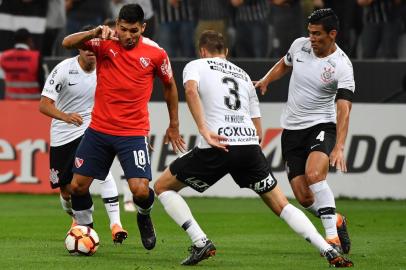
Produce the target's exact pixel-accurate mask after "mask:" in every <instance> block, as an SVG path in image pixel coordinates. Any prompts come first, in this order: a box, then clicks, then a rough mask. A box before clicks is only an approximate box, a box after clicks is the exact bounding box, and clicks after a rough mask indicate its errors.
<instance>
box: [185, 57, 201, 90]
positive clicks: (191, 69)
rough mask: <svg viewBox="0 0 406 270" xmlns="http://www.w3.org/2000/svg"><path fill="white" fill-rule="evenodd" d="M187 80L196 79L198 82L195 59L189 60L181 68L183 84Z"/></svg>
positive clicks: (198, 76)
mask: <svg viewBox="0 0 406 270" xmlns="http://www.w3.org/2000/svg"><path fill="white" fill-rule="evenodd" d="M187 81H196V82H197V83H198V84H199V81H200V75H199V69H198V67H197V65H196V62H195V61H192V62H189V63H188V64H187V65H186V66H185V68H184V69H183V85H185V83H186V82H187Z"/></svg>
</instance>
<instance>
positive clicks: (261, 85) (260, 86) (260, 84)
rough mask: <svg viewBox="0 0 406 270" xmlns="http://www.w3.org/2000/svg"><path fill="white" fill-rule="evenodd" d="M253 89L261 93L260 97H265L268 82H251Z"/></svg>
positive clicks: (261, 80)
mask: <svg viewBox="0 0 406 270" xmlns="http://www.w3.org/2000/svg"><path fill="white" fill-rule="evenodd" d="M252 83H253V84H254V87H255V88H258V89H259V90H260V91H261V95H265V93H266V91H267V90H268V84H269V83H268V82H266V81H265V79H264V78H262V79H260V80H259V81H253V82H252Z"/></svg>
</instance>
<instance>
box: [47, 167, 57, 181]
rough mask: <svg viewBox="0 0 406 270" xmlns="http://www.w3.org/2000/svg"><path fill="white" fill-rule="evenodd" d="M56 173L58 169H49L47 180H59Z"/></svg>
mask: <svg viewBox="0 0 406 270" xmlns="http://www.w3.org/2000/svg"><path fill="white" fill-rule="evenodd" d="M58 173H59V171H58V170H55V169H54V168H52V169H51V170H50V171H49V181H51V183H52V184H57V183H58V182H59V177H58Z"/></svg>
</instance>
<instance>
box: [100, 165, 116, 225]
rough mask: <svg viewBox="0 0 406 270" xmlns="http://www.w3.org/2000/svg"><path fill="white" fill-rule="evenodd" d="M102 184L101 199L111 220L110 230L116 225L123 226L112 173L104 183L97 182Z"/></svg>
mask: <svg viewBox="0 0 406 270" xmlns="http://www.w3.org/2000/svg"><path fill="white" fill-rule="evenodd" d="M97 181H98V183H99V184H100V191H101V197H102V199H103V203H104V206H105V207H106V212H107V215H108V216H109V219H110V229H111V228H112V227H113V225H114V224H118V225H120V227H122V225H121V220H120V205H119V202H118V191H117V186H116V182H115V180H114V177H113V175H112V174H111V172H109V174H108V175H107V177H106V179H105V180H104V181H100V180H97Z"/></svg>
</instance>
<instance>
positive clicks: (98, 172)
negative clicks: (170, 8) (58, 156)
mask: <svg viewBox="0 0 406 270" xmlns="http://www.w3.org/2000/svg"><path fill="white" fill-rule="evenodd" d="M145 27H146V24H145V23H144V12H143V10H142V8H141V7H140V6H139V5H138V4H128V5H125V6H123V7H122V8H121V10H120V13H119V16H118V19H117V21H116V30H115V31H113V30H111V29H110V28H109V27H108V26H104V25H100V26H98V27H96V28H94V29H92V30H90V31H85V32H79V33H75V34H72V35H69V36H67V37H65V39H64V40H63V42H62V45H63V47H65V48H67V49H74V48H77V49H84V50H90V51H93V52H94V53H95V55H96V59H97V87H96V94H95V104H94V108H93V112H92V121H91V123H90V126H89V128H88V129H87V130H86V132H85V135H84V137H83V140H82V142H81V144H80V145H79V147H78V150H77V152H76V157H75V162H74V166H73V172H74V176H73V180H72V183H71V188H72V190H71V191H72V198H73V199H72V208H73V209H75V207H76V208H78V209H81V210H85V209H86V207H88V205H86V204H85V203H82V202H83V198H82V199H81V200H75V199H74V197H76V196H78V197H84V196H88V194H89V186H90V184H91V183H92V181H93V179H94V178H96V179H105V176H106V175H107V173H108V171H109V168H110V166H111V164H112V162H113V159H114V157H115V156H116V155H117V156H118V159H119V161H120V163H121V166H122V168H123V171H124V174H125V176H126V178H127V181H128V184H129V186H130V189H131V192H132V193H133V200H134V203H135V204H136V205H137V206H138V214H137V223H138V227H139V230H140V234H141V239H142V243H143V245H144V247H145V248H146V249H152V248H154V246H155V243H156V236H155V230H154V227H153V224H152V221H151V218H150V215H149V214H150V211H151V208H152V205H153V202H154V192H153V190H152V189H151V188H149V182H150V181H151V178H152V177H151V164H150V158H149V151H148V150H149V148H148V141H147V136H148V133H149V129H150V124H149V114H148V102H149V100H150V97H151V93H152V88H153V80H154V78H155V75H157V76H158V77H159V78H160V80H161V82H162V83H163V88H164V97H165V100H166V103H167V106H168V112H169V127H168V128H167V130H166V135H165V142H171V144H172V147H173V149H174V151H175V152H178V151H182V152H183V151H184V150H185V142H184V141H183V139H182V137H181V136H180V135H179V121H178V92H177V88H176V84H175V80H174V78H173V75H172V70H171V65H170V62H169V59H168V56H167V54H166V52H165V50H163V49H162V48H160V47H159V46H158V45H157V44H156V43H155V42H153V41H152V40H150V39H148V38H145V37H143V36H142V33H143V32H144V30H145ZM75 201H78V202H79V201H80V202H81V203H78V204H77V205H75Z"/></svg>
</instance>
